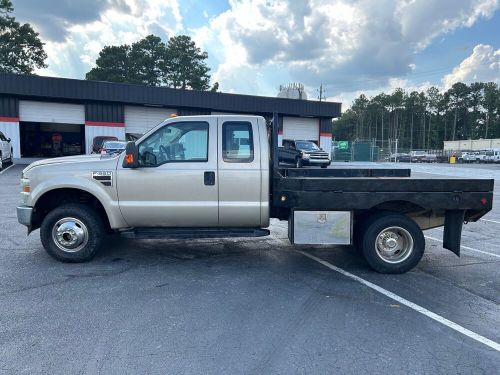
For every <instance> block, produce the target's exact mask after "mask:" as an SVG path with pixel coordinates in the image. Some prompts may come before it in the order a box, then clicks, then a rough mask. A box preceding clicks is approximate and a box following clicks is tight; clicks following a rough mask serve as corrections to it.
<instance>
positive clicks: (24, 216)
mask: <svg viewBox="0 0 500 375" xmlns="http://www.w3.org/2000/svg"><path fill="white" fill-rule="evenodd" d="M32 215H33V207H29V206H18V207H17V221H18V222H19V223H20V224H22V225H26V226H27V227H28V228H29V227H31V216H32Z"/></svg>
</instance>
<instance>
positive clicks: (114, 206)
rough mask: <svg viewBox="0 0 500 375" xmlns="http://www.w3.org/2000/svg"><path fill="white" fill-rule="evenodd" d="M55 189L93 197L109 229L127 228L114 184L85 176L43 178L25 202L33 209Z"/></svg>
mask: <svg viewBox="0 0 500 375" xmlns="http://www.w3.org/2000/svg"><path fill="white" fill-rule="evenodd" d="M87 173H88V172H87ZM88 174H89V173H88ZM89 175H90V174H89ZM55 189H77V190H82V191H85V192H87V193H89V194H91V195H93V196H94V197H95V198H96V199H97V200H98V201H99V202H100V203H101V204H102V206H103V207H104V210H105V211H106V215H107V217H108V220H109V224H110V226H111V228H113V229H116V228H123V227H127V224H126V223H125V220H124V219H123V216H122V214H121V212H120V208H119V204H118V199H117V194H116V186H115V185H114V184H113V185H112V186H104V185H102V184H101V183H100V182H98V181H95V180H92V179H91V178H90V177H86V176H85V177H84V176H81V175H77V176H68V175H53V176H51V177H49V178H45V179H43V180H42V181H39V182H38V183H37V184H35V187H34V188H33V190H32V192H31V194H30V197H29V199H28V201H27V205H28V206H31V207H35V205H36V203H37V202H38V200H39V199H40V198H41V197H42V196H43V195H44V194H46V193H48V192H49V191H52V190H55Z"/></svg>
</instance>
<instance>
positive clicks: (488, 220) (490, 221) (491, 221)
mask: <svg viewBox="0 0 500 375" xmlns="http://www.w3.org/2000/svg"><path fill="white" fill-rule="evenodd" d="M479 220H481V221H487V222H488V223H495V224H500V221H496V220H490V219H479Z"/></svg>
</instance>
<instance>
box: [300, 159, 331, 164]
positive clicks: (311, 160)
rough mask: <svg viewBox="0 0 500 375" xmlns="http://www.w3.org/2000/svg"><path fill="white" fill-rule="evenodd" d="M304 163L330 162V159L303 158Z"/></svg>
mask: <svg viewBox="0 0 500 375" xmlns="http://www.w3.org/2000/svg"><path fill="white" fill-rule="evenodd" d="M302 160H303V162H304V163H309V164H330V159H302Z"/></svg>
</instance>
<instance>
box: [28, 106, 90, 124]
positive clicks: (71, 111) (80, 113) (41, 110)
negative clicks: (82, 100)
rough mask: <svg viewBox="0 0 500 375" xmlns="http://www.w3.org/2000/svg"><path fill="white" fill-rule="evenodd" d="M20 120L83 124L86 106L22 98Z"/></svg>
mask: <svg viewBox="0 0 500 375" xmlns="http://www.w3.org/2000/svg"><path fill="white" fill-rule="evenodd" d="M19 120H20V121H25V122H52V123H58V124H80V125H83V124H85V106H83V105H80V104H65V103H48V102H34V101H28V100H20V101H19Z"/></svg>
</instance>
